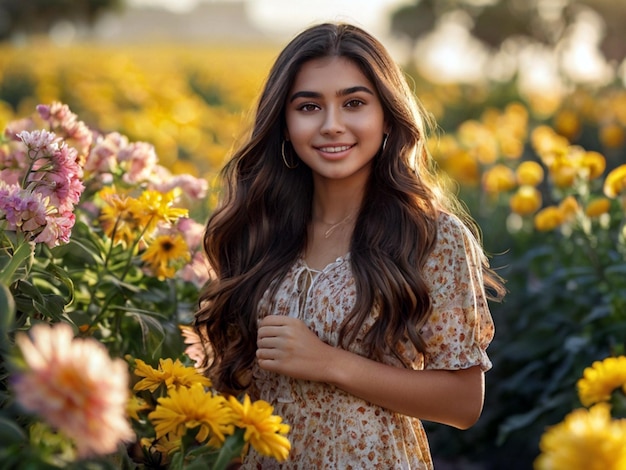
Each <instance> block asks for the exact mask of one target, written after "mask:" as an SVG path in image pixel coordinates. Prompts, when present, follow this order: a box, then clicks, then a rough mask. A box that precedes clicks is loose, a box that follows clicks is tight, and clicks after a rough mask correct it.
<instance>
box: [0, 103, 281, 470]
mask: <svg viewBox="0 0 626 470" xmlns="http://www.w3.org/2000/svg"><path fill="white" fill-rule="evenodd" d="M0 176H1V179H0V312H1V313H0V315H1V321H0V336H1V338H0V344H1V350H0V353H1V354H2V371H1V375H0V377H1V382H0V402H1V403H2V410H1V412H0V436H2V439H0V461H2V465H3V468H12V469H20V468H24V469H27V468H65V467H70V468H86V467H85V465H87V462H90V464H91V465H97V466H96V467H94V468H111V469H119V468H127V469H133V468H134V469H149V468H155V469H156V468H171V469H181V468H226V466H227V465H229V464H230V463H231V462H232V461H233V460H236V459H238V458H240V457H241V456H242V455H243V454H244V453H245V452H246V451H247V450H248V447H249V446H252V447H253V448H254V449H256V450H257V451H258V452H261V453H263V454H266V455H269V456H272V457H275V458H276V459H278V460H284V459H285V458H286V456H287V455H288V452H289V449H290V444H289V441H288V439H287V437H286V433H287V432H288V430H289V425H288V424H286V423H283V422H282V419H281V418H280V417H279V416H275V415H273V414H272V412H273V409H272V407H271V406H270V405H269V404H268V403H266V402H263V401H258V402H251V401H250V399H249V397H247V396H242V397H240V400H241V401H240V400H239V399H238V398H237V397H225V396H223V395H221V394H219V393H217V392H215V391H214V390H213V389H212V388H211V382H210V381H209V380H208V379H207V378H206V377H204V376H203V375H202V373H201V369H200V367H201V363H200V362H198V361H199V358H200V357H201V356H199V353H200V354H202V353H203V351H202V350H200V351H198V348H201V346H200V342H199V340H198V338H197V337H194V334H193V332H192V331H191V329H190V328H189V327H186V326H185V325H186V324H187V323H188V322H189V321H190V318H191V314H192V311H193V309H194V308H195V303H196V298H197V293H198V290H199V289H200V288H201V287H202V286H203V285H204V284H205V283H206V282H207V280H208V275H209V270H208V267H207V265H206V264H205V262H204V257H203V256H202V252H201V249H200V247H201V240H202V231H203V224H202V223H201V222H199V221H197V220H195V219H194V218H192V217H190V214H191V213H194V214H200V216H204V215H205V214H206V211H207V207H206V204H207V201H206V199H207V183H206V181H205V180H203V179H199V178H196V177H194V176H192V175H188V174H176V175H174V174H172V173H171V172H170V171H169V170H168V169H166V168H165V167H163V166H161V165H160V164H159V161H158V158H157V155H156V153H155V150H154V147H153V146H152V145H150V144H148V143H145V142H131V141H129V139H128V138H126V137H125V136H124V135H121V134H119V133H117V132H111V133H100V132H98V131H96V130H94V129H92V128H90V127H88V126H87V125H86V124H85V123H84V122H83V121H81V120H79V119H78V116H77V115H76V114H74V113H73V112H72V111H71V110H70V109H69V108H68V106H67V105H64V104H62V103H59V102H53V103H52V104H50V105H40V106H38V107H37V113H36V115H34V116H33V117H32V118H24V119H21V120H17V121H11V122H9V123H8V125H7V126H6V129H5V131H4V133H3V134H2V137H1V140H0ZM179 328H182V329H183V331H182V332H181V331H179ZM182 333H184V334H182ZM183 338H184V339H183ZM185 343H186V344H185ZM131 392H132V393H131Z"/></svg>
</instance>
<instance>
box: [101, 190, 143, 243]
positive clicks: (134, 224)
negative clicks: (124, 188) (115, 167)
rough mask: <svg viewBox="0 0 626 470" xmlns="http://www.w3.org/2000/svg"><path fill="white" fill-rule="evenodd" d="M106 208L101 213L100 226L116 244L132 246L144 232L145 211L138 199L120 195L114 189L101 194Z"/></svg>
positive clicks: (103, 191)
mask: <svg viewBox="0 0 626 470" xmlns="http://www.w3.org/2000/svg"><path fill="white" fill-rule="evenodd" d="M99 195H100V198H101V199H102V200H103V201H104V202H105V206H104V207H103V208H102V211H101V213H100V226H101V227H102V229H103V230H104V233H105V234H106V235H107V236H108V237H109V238H111V239H112V240H113V242H114V243H122V244H123V245H124V246H129V245H132V244H133V243H134V242H135V241H136V240H137V238H139V237H140V236H141V235H142V233H143V232H144V228H145V224H143V223H142V220H143V213H144V210H143V209H142V207H141V204H139V203H138V202H137V200H136V199H133V198H130V197H128V196H125V195H122V194H118V193H117V192H116V191H115V189H114V188H107V189H106V190H104V189H103V190H102V191H100V193H99Z"/></svg>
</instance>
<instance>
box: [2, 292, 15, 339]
mask: <svg viewBox="0 0 626 470" xmlns="http://www.w3.org/2000/svg"><path fill="white" fill-rule="evenodd" d="M14 319H15V300H14V299H13V294H11V290H10V289H9V288H8V287H7V286H6V285H4V284H0V342H1V344H2V347H4V346H5V345H7V344H8V342H9V331H11V325H13V321H14Z"/></svg>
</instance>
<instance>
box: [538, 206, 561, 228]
mask: <svg viewBox="0 0 626 470" xmlns="http://www.w3.org/2000/svg"><path fill="white" fill-rule="evenodd" d="M564 221H565V217H564V215H563V211H562V210H561V209H560V208H559V207H557V206H548V207H544V208H543V209H541V210H540V211H539V212H537V214H535V218H534V224H535V228H536V229H537V230H539V231H540V232H549V231H551V230H554V229H555V228H557V227H558V226H559V225H561V224H562V223H563V222H564Z"/></svg>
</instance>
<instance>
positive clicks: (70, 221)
mask: <svg viewBox="0 0 626 470" xmlns="http://www.w3.org/2000/svg"><path fill="white" fill-rule="evenodd" d="M75 222H76V216H75V215H74V213H73V212H71V211H66V212H62V213H59V214H54V215H49V216H48V217H47V218H46V226H45V228H44V229H43V230H42V232H41V233H40V234H39V235H37V237H36V238H35V239H34V240H33V241H34V242H35V243H45V244H46V245H48V246H49V247H50V248H53V247H55V246H59V245H62V244H65V243H69V241H70V237H71V235H72V228H73V227H74V223H75Z"/></svg>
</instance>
